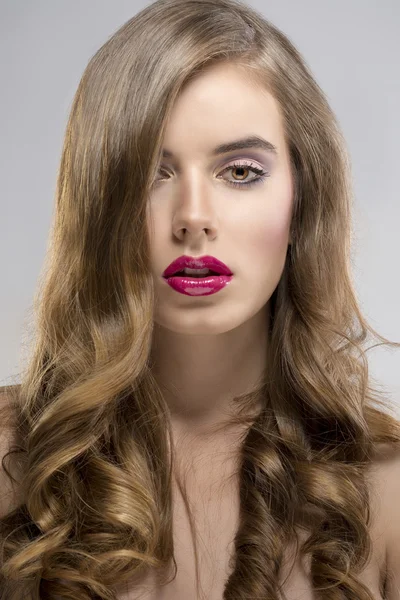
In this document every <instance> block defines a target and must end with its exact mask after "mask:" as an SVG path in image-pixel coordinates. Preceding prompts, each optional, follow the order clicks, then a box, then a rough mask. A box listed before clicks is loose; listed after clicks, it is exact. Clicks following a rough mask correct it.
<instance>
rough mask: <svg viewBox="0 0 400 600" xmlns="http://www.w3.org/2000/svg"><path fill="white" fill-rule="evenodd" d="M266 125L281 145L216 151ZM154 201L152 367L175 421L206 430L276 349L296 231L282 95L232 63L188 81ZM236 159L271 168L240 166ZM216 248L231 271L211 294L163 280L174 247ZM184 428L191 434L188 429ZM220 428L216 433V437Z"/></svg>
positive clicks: (197, 251) (199, 251)
mask: <svg viewBox="0 0 400 600" xmlns="http://www.w3.org/2000/svg"><path fill="white" fill-rule="evenodd" d="M249 135H258V136H261V137H263V138H264V139H266V140H268V141H270V142H272V144H274V145H275V146H276V147H277V155H274V154H272V153H269V152H267V151H265V150H262V149H258V148H251V149H244V150H236V151H234V152H230V153H228V154H224V155H221V156H217V157H215V156H212V154H211V150H212V148H214V147H215V146H217V145H218V144H222V143H225V142H230V141H233V140H237V139H239V138H242V137H247V136H249ZM163 149H168V150H169V151H171V152H172V153H173V155H174V156H173V158H168V159H164V158H163V159H162V160H161V161H160V170H159V174H158V178H157V181H156V183H155V185H154V187H153V190H152V193H151V197H150V202H149V211H148V226H149V228H150V240H151V264H152V274H153V276H154V285H155V291H156V298H157V300H156V311H155V331H154V346H153V358H154V365H155V366H154V375H155V377H156V379H157V381H158V383H159V384H160V385H161V386H162V388H163V391H164V393H165V397H166V401H167V402H168V406H169V408H170V411H171V421H172V424H173V430H174V431H175V432H179V433H185V434H186V436H189V437H190V438H191V439H194V437H196V439H197V440H199V439H202V440H205V439H207V444H209V443H210V439H211V438H210V437H209V434H210V432H211V431H212V427H213V426H214V425H216V424H218V423H220V422H221V420H222V419H223V417H224V416H226V415H227V414H230V411H231V410H232V404H231V401H232V398H233V396H235V395H238V394H242V393H245V392H248V391H250V390H251V389H252V388H253V386H254V385H255V384H256V383H257V382H258V380H259V379H260V378H261V376H262V373H263V370H264V369H265V366H266V361H267V343H268V339H267V326H268V319H269V299H270V297H271V295H272V293H273V291H274V290H275V288H276V286H277V284H278V282H279V280H280V278H281V275H282V272H283V268H284V264H285V257H286V253H287V247H288V244H289V243H290V242H291V240H290V231H289V230H290V223H291V217H292V207H293V179H292V174H291V170H290V162H289V153H288V148H287V143H286V140H285V137H284V130H283V124H282V119H281V114H280V111H279V108H278V104H277V102H276V101H275V99H274V98H273V96H272V95H271V94H270V93H269V92H267V91H266V90H265V89H264V88H261V87H260V86H259V85H257V84H256V83H254V82H253V81H251V80H250V78H249V77H248V72H246V70H245V69H244V68H243V67H241V66H238V65H235V64H233V63H223V64H219V65H214V66H212V67H211V68H208V69H207V70H206V71H204V72H202V73H201V74H200V75H198V76H197V78H195V79H193V80H192V81H190V82H189V83H188V84H187V86H186V87H185V88H184V90H183V91H182V93H181V95H180V96H179V97H178V99H177V101H176V103H175V105H174V108H173V112H172V114H171V116H170V119H169V121H168V123H167V128H166V132H165V137H164V142H163ZM235 162H240V163H242V164H243V162H244V163H245V167H244V168H245V169H246V167H247V166H248V165H252V166H256V167H258V168H262V169H263V171H268V172H269V174H270V176H269V177H267V178H265V179H264V181H262V182H260V183H258V184H255V185H253V186H248V187H245V185H244V184H242V186H243V187H241V188H239V187H234V186H232V185H230V184H229V181H233V182H235V181H237V182H239V183H240V182H241V181H249V180H251V179H253V178H257V177H258V175H256V174H255V173H253V172H252V171H251V170H248V171H247V170H245V171H244V172H243V171H241V170H240V168H239V169H238V168H233V169H231V170H227V171H225V172H224V173H223V170H224V169H225V168H226V167H227V166H232V165H233V164H234V163H235ZM183 254H187V255H190V256H200V255H206V254H208V255H212V256H215V257H217V258H218V259H220V260H222V261H223V262H224V263H225V264H227V265H228V267H229V268H230V269H231V270H232V272H233V273H234V277H233V279H232V281H231V283H230V284H229V285H228V286H226V287H225V288H224V289H223V290H221V291H219V292H218V293H216V294H212V295H210V296H200V297H191V296H186V295H183V294H179V293H178V292H176V291H175V290H173V289H172V288H170V287H169V285H168V284H167V283H166V282H165V281H164V280H163V278H162V274H163V271H164V270H165V269H166V267H167V266H168V265H169V264H170V263H171V262H172V261H173V260H174V259H176V258H177V257H179V256H181V255H183ZM186 439H187V437H186ZM213 439H214V438H213Z"/></svg>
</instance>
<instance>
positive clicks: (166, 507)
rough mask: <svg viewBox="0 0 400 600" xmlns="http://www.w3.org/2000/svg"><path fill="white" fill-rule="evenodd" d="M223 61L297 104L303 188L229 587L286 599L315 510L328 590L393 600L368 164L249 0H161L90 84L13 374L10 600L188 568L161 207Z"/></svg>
mask: <svg viewBox="0 0 400 600" xmlns="http://www.w3.org/2000/svg"><path fill="white" fill-rule="evenodd" d="M222 61H230V62H232V61H234V62H235V64H237V65H240V66H242V67H244V68H245V70H246V73H247V76H248V77H249V81H250V80H251V81H253V82H256V83H257V84H258V85H260V86H263V88H264V89H267V90H268V91H269V92H270V93H271V94H272V95H273V96H274V98H275V99H276V100H277V102H278V103H279V107H280V110H281V111H282V116H283V123H284V131H285V136H286V140H287V144H288V147H289V150H290V159H291V166H292V171H293V176H294V181H295V197H294V211H293V218H292V223H291V236H292V245H291V246H289V248H288V253H287V257H286V262H285V266H284V270H283V273H282V277H281V279H280V281H279V283H278V285H277V287H276V289H275V290H274V292H273V294H272V296H271V299H270V300H271V301H270V305H271V309H270V310H271V313H270V316H271V319H270V328H269V347H270V356H269V359H268V365H266V369H265V376H264V379H263V381H262V384H261V385H260V386H259V387H257V389H255V390H254V391H253V392H252V393H250V394H248V395H246V396H243V397H238V398H235V400H236V401H237V406H238V411H237V415H236V416H235V417H234V418H235V419H237V422H240V423H244V424H245V425H246V428H245V434H244V435H243V438H242V440H241V443H240V465H239V471H238V475H239V492H240V515H239V525H238V529H237V531H236V533H235V538H234V557H233V560H232V563H231V565H232V571H231V573H230V575H229V577H228V579H227V581H226V584H225V589H224V596H223V597H224V599H225V600H233V599H235V600H236V599H237V598H263V599H264V598H265V599H266V598H268V599H269V600H276V599H278V598H279V596H278V594H279V593H280V585H279V574H280V569H281V565H282V558H283V553H284V550H285V547H286V546H287V545H288V544H289V543H291V542H292V541H296V539H297V542H298V538H297V535H298V534H297V532H298V530H299V528H300V529H302V528H303V529H304V528H305V524H307V529H308V531H310V532H311V535H310V536H309V537H308V539H307V540H305V541H304V542H303V543H302V544H301V545H299V544H298V551H299V552H300V553H301V554H302V555H304V556H306V555H307V556H308V557H309V558H310V557H311V559H312V560H311V575H310V576H311V581H312V585H313V589H314V590H315V591H316V592H322V591H323V597H324V599H325V600H337V599H339V598H352V599H353V598H357V599H358V600H371V598H372V596H371V593H370V591H369V590H368V589H367V587H366V586H365V585H363V584H362V583H361V582H360V581H359V580H358V578H357V574H358V573H359V572H360V570H361V568H362V567H363V566H364V565H365V564H366V562H367V560H368V559H369V557H370V554H371V540H370V536H369V530H368V525H369V523H370V518H371V517H370V496H369V489H368V486H367V481H366V469H367V468H368V466H369V465H371V464H372V461H373V460H374V457H375V456H376V453H377V450H378V448H380V447H381V445H389V447H390V448H395V447H396V448H397V447H398V446H399V444H400V423H399V421H398V420H397V419H396V418H395V416H394V415H393V414H390V412H391V411H390V405H389V400H388V398H387V397H386V398H385V393H384V392H382V391H378V390H377V389H376V388H375V387H373V385H372V378H371V377H370V375H369V372H368V361H367V356H366V352H367V350H368V349H367V348H366V343H367V341H368V338H369V337H370V336H372V337H373V338H374V339H375V340H378V343H379V344H386V345H390V346H393V347H396V348H397V347H399V346H400V344H398V343H395V342H391V341H389V340H387V339H386V338H384V337H382V336H381V335H379V334H378V333H377V332H376V331H375V330H374V329H373V328H372V327H371V326H370V324H368V323H367V321H366V319H365V318H364V316H363V315H362V313H361V310H360V307H359V304H358V301H357V298H356V293H355V289H354V286H353V283H352V278H351V269H350V267H351V260H350V247H351V242H352V238H353V237H354V236H353V231H352V226H351V210H352V202H353V193H352V181H351V168H350V160H349V155H348V151H347V150H346V144H345V141H344V138H343V135H342V133H341V131H340V128H339V126H338V123H337V120H336V119H335V116H334V114H333V112H332V110H331V108H330V106H329V104H328V102H327V99H326V97H325V95H324V94H323V92H322V91H321V89H320V87H319V86H318V84H317V83H316V81H315V79H314V78H313V76H312V75H311V73H310V70H309V68H308V66H307V64H306V62H305V60H304V59H303V58H302V56H301V54H300V53H299V51H298V50H296V49H295V47H294V46H293V44H292V43H291V42H290V41H289V39H288V38H287V37H286V36H285V35H284V34H283V33H282V32H281V31H280V30H279V29H278V28H277V27H275V26H273V25H272V24H271V23H270V22H268V21H267V20H266V19H264V18H263V17H262V16H261V15H260V14H258V13H257V12H256V11H255V10H253V9H252V8H250V7H248V6H246V5H245V4H244V3H242V2H241V1H239V0H202V1H201V2H199V1H198V0H157V1H156V2H154V3H153V4H151V5H149V6H147V7H146V8H144V9H143V10H142V11H141V12H139V13H138V14H136V15H135V16H134V17H133V18H131V19H130V20H129V21H127V22H126V23H125V24H124V25H123V26H122V27H120V28H119V29H118V30H117V31H116V32H115V33H114V34H113V35H112V36H111V37H110V38H109V39H108V40H107V42H106V43H105V44H104V45H103V46H102V47H101V48H100V49H99V50H98V51H97V52H96V53H95V54H94V56H93V57H92V58H91V59H90V61H89V62H88V65H87V67H86V69H85V71H84V73H83V76H82V78H81V80H80V83H79V86H78V89H77V91H76V94H75V96H74V100H73V104H72V107H71V112H70V115H69V120H68V124H67V128H66V132H65V138H64V144H63V149H62V155H61V162H60V168H59V171H58V176H57V189H56V198H55V211H54V217H53V223H52V229H51V236H50V242H49V245H48V249H47V255H46V260H45V263H44V267H43V268H42V271H41V276H40V278H39V283H38V287H37V291H36V293H35V298H34V308H35V335H34V339H33V343H32V348H31V350H30V356H29V360H28V361H27V364H26V366H25V368H24V369H23V371H22V377H21V383H20V384H19V385H10V386H7V388H5V391H6V392H7V395H8V398H9V403H8V410H9V409H10V408H12V413H11V415H12V418H11V420H10V427H11V425H12V428H11V430H10V431H12V435H11V437H12V441H13V446H12V447H11V450H10V452H9V453H8V454H7V455H6V456H8V455H10V458H11V463H12V464H13V467H12V468H11V466H10V464H9V465H8V467H7V468H6V467H4V459H3V467H4V468H5V470H6V471H7V474H8V476H9V478H10V479H11V480H12V481H13V488H14V489H15V490H16V496H15V497H16V499H17V501H16V503H15V506H13V507H11V509H10V511H9V512H8V514H6V515H3V517H2V518H1V520H0V541H1V571H0V589H1V593H2V595H1V598H7V600H20V599H21V598H23V597H24V598H25V597H29V598H31V599H33V600H36V599H38V598H42V599H44V598H46V599H54V598H63V599H66V598H70V599H74V600H89V599H92V598H96V599H98V600H115V598H116V597H117V596H116V592H115V585H116V584H117V582H118V583H120V582H121V581H126V580H128V579H132V578H136V577H137V576H139V574H142V573H144V572H145V571H146V569H156V570H158V569H160V570H161V569H163V568H166V567H168V566H170V565H171V562H173V563H174V566H175V573H174V575H173V577H175V576H176V568H177V565H176V561H175V558H174V547H173V536H172V533H173V530H172V502H171V472H172V467H173V460H174V456H173V454H174V453H173V451H172V450H171V448H172V444H171V423H170V413H169V411H168V406H167V404H166V402H165V400H164V396H163V393H162V390H161V389H160V388H159V387H158V386H157V382H156V381H155V377H154V375H153V372H152V360H151V348H152V338H153V327H154V321H153V310H154V300H155V297H154V290H153V281H152V275H151V270H150V264H149V254H150V253H149V235H148V233H149V232H148V231H147V227H146V213H147V206H148V198H149V194H150V192H151V187H152V182H153V180H154V178H155V177H156V174H157V171H158V166H159V159H160V154H161V149H162V140H163V135H164V131H165V126H166V121H167V119H168V117H169V115H170V113H171V110H172V107H173V105H174V102H175V100H176V99H177V97H178V95H179V94H180V92H181V91H182V89H183V87H184V86H185V85H186V84H187V83H188V82H189V81H190V80H191V79H192V78H193V77H195V76H196V75H197V74H199V73H201V72H204V71H205V70H206V69H207V66H208V65H212V64H215V63H217V62H222ZM374 345H377V344H374ZM260 394H261V398H262V401H263V404H262V409H261V412H259V413H258V414H257V415H256V416H255V417H254V415H253V416H252V417H251V418H250V417H249V414H248V408H249V407H251V406H252V404H253V403H254V399H255V398H257V397H260ZM17 457H18V458H17ZM12 471H13V472H14V474H16V473H18V478H17V477H14V475H13V473H12ZM15 484H16V485H15Z"/></svg>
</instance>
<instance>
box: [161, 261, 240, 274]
mask: <svg viewBox="0 0 400 600" xmlns="http://www.w3.org/2000/svg"><path fill="white" fill-rule="evenodd" d="M185 268H188V269H210V271H215V272H216V273H218V275H232V271H231V270H230V268H229V267H227V265H226V264H225V263H223V262H222V261H220V260H218V258H215V256H186V255H183V256H179V258H177V259H176V260H174V261H173V262H172V263H171V264H170V265H169V266H168V267H167V268H166V269H165V271H164V273H163V277H165V278H166V279H168V277H172V275H175V273H178V272H179V271H183V269H185Z"/></svg>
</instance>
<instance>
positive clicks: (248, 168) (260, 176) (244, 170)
mask: <svg viewBox="0 0 400 600" xmlns="http://www.w3.org/2000/svg"><path fill="white" fill-rule="evenodd" d="M235 170H236V171H239V175H238V177H241V178H242V179H239V180H237V181H231V180H228V179H226V180H225V181H226V182H227V183H229V184H230V185H233V186H235V187H246V188H248V187H250V186H252V185H255V184H257V183H262V182H263V181H264V180H265V179H266V178H267V177H269V176H270V174H269V173H268V172H267V171H264V170H263V169H260V168H259V167H257V166H255V165H253V164H247V163H241V162H237V163H234V164H233V165H228V166H227V167H225V169H223V171H222V173H221V174H224V173H226V171H235ZM250 172H252V173H255V175H257V177H252V178H251V179H250V180H248V181H247V179H248V175H249V173H250ZM159 173H166V174H168V172H167V171H166V170H165V169H164V168H163V167H161V168H160V171H159ZM160 181H161V180H160V179H158V180H156V182H155V183H157V182H160ZM240 181H242V183H240Z"/></svg>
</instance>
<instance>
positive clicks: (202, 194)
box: [172, 177, 217, 239]
mask: <svg viewBox="0 0 400 600" xmlns="http://www.w3.org/2000/svg"><path fill="white" fill-rule="evenodd" d="M179 193H180V195H181V196H180V202H179V205H178V207H177V208H176V210H175V213H174V215H173V222H172V227H173V232H174V235H175V236H176V237H177V238H178V239H183V238H184V237H185V236H186V237H187V236H190V237H193V238H198V237H201V236H202V235H203V232H205V234H206V235H207V236H208V237H209V238H210V239H213V238H214V237H215V236H216V235H217V214H216V211H215V208H214V206H215V203H213V201H212V191H211V189H210V188H209V187H208V186H207V185H206V184H205V183H204V182H202V181H200V180H199V177H198V178H195V177H192V178H191V179H190V180H189V179H187V180H185V181H183V182H182V186H181V189H180V191H179Z"/></svg>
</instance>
